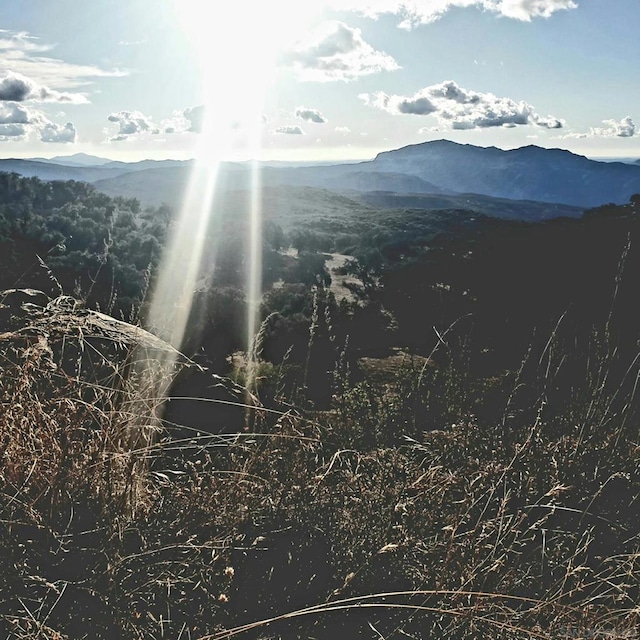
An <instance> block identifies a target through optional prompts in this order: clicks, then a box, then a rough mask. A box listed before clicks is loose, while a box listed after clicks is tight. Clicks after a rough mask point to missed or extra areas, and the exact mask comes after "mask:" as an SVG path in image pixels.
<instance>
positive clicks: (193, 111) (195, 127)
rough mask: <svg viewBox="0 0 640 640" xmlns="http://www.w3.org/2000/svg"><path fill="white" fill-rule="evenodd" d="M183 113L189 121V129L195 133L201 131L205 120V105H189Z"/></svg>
mask: <svg viewBox="0 0 640 640" xmlns="http://www.w3.org/2000/svg"><path fill="white" fill-rule="evenodd" d="M183 113H184V117H185V118H186V119H187V121H188V122H189V128H188V129H187V130H188V131H192V132H194V133H200V132H201V131H202V124H203V122H204V106H203V105H198V106H196V107H189V108H187V109H185V110H184V112H183Z"/></svg>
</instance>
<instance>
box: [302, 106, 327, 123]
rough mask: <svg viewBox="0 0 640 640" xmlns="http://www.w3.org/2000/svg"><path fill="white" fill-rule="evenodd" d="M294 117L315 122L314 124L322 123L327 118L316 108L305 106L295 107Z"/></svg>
mask: <svg viewBox="0 0 640 640" xmlns="http://www.w3.org/2000/svg"><path fill="white" fill-rule="evenodd" d="M296 118H300V119H301V120H306V121H307V122H315V123H316V124H324V123H325V122H327V119H326V118H325V117H324V116H323V115H322V114H321V113H320V111H318V110H317V109H308V108H306V107H298V108H297V109H296Z"/></svg>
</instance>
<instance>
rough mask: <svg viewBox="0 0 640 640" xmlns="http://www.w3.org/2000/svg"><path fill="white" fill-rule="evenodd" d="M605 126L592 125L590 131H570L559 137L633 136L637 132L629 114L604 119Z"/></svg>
mask: <svg viewBox="0 0 640 640" xmlns="http://www.w3.org/2000/svg"><path fill="white" fill-rule="evenodd" d="M602 124H604V125H606V126H604V127H591V128H590V129H589V131H588V132H584V131H570V132H569V133H567V134H566V135H563V136H558V138H577V139H584V138H633V137H634V136H636V134H637V130H636V125H635V122H634V121H633V120H632V119H631V118H630V117H629V116H627V117H626V118H622V120H620V121H619V122H618V121H617V120H603V121H602Z"/></svg>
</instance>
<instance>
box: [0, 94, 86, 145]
mask: <svg viewBox="0 0 640 640" xmlns="http://www.w3.org/2000/svg"><path fill="white" fill-rule="evenodd" d="M34 132H35V133H37V134H38V135H39V136H40V140H41V141H42V142H64V143H73V142H75V141H76V139H77V131H76V128H75V126H74V125H73V124H72V123H71V122H67V123H66V124H65V125H59V124H57V123H55V122H51V120H49V119H48V118H47V116H45V115H44V114H43V113H42V112H41V111H38V110H36V109H32V108H30V107H26V106H24V105H22V104H17V103H15V102H1V103H0V142H6V141H8V140H24V139H26V138H27V137H29V136H30V135H31V134H32V133H34Z"/></svg>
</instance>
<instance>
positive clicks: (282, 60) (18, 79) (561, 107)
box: [0, 0, 640, 160]
mask: <svg viewBox="0 0 640 640" xmlns="http://www.w3.org/2000/svg"><path fill="white" fill-rule="evenodd" d="M225 2H226V4H227V5H228V6H224V7H223V8H221V5H223V3H222V2H220V1H219V0H215V1H214V0H126V1H125V0H0V27H1V28H2V31H1V32H0V157H19V156H53V155H59V154H65V155H66V154H71V153H77V152H79V151H82V152H86V153H92V154H96V155H100V156H105V157H109V158H114V159H125V160H137V159H141V158H144V157H153V158H165V157H172V158H185V157H191V156H192V155H193V154H194V153H195V152H196V147H197V146H198V145H199V153H203V149H205V151H204V153H207V151H206V150H207V149H211V148H213V147H215V148H216V149H217V150H218V151H217V155H219V156H222V157H228V158H242V157H249V156H256V155H260V156H261V157H263V158H265V159H280V160H287V159H289V160H303V159H309V160H327V159H341V158H367V157H372V156H374V155H375V154H376V153H377V152H378V151H381V150H386V149H391V148H397V147H400V146H404V145H407V144H413V143H417V142H424V141H427V140H436V139H440V138H447V139H450V140H454V141H456V142H467V143H471V144H477V145H482V146H489V145H496V146H498V147H501V148H513V147H519V146H523V145H527V144H536V145H540V146H544V147H561V148H566V149H570V150H572V151H575V152H577V153H582V154H584V155H589V156H617V157H621V156H626V157H631V156H637V157H640V138H639V137H638V136H639V134H640V130H638V131H636V125H635V123H636V122H637V123H638V126H639V127H640V81H639V80H640V77H639V76H640V73H639V71H638V63H639V61H640V38H638V27H639V26H640V2H638V0H615V1H614V2H605V1H604V0H405V1H404V2H402V1H401V0H324V1H323V0H317V1H315V2H314V0H271V1H269V2H264V0H225ZM203 129H204V133H202V130H203Z"/></svg>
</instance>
